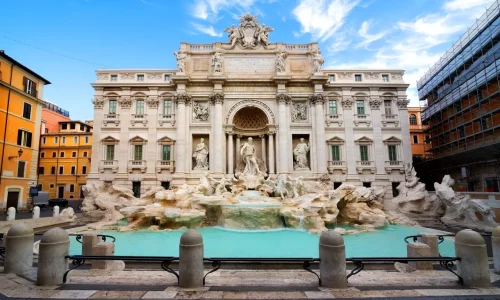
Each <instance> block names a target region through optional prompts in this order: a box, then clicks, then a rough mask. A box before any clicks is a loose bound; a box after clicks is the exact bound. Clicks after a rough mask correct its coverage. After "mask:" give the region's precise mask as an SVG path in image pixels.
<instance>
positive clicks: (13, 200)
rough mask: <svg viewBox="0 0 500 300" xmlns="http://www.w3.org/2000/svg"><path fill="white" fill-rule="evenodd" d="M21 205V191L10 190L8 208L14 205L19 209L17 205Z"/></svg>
mask: <svg viewBox="0 0 500 300" xmlns="http://www.w3.org/2000/svg"><path fill="white" fill-rule="evenodd" d="M18 205H19V191H9V192H7V207H6V208H7V209H9V207H14V208H15V209H16V211H17V206H18Z"/></svg>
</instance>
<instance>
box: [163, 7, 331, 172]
mask: <svg viewBox="0 0 500 300" xmlns="http://www.w3.org/2000/svg"><path fill="white" fill-rule="evenodd" d="M272 31H273V29H272V28H270V27H268V26H266V25H265V24H261V23H260V22H259V21H258V19H257V17H255V16H253V15H251V14H249V13H248V14H246V15H244V16H242V17H241V18H240V24H239V25H238V26H235V25H232V26H230V27H228V28H227V29H226V32H227V33H228V40H227V42H225V43H214V44H208V45H194V44H188V43H181V47H180V49H179V51H176V52H175V53H174V55H175V56H176V59H177V67H178V70H177V72H176V73H175V75H174V76H173V77H172V79H173V82H174V83H175V84H176V92H177V96H176V97H177V99H181V100H177V105H178V110H179V111H182V110H186V109H188V110H189V109H192V110H193V114H192V116H193V117H192V119H191V120H181V119H180V118H178V119H177V124H176V126H177V128H178V130H177V141H176V145H178V146H180V147H182V145H183V144H185V145H187V146H189V145H191V146H192V153H193V159H192V161H190V160H189V158H187V159H186V158H185V157H182V156H183V155H182V154H183V151H181V150H180V149H179V151H177V152H176V153H177V154H178V157H177V162H176V171H177V172H178V173H179V174H178V175H179V177H182V176H183V177H185V178H186V179H189V178H191V177H195V175H194V174H196V173H198V172H203V171H207V170H208V171H210V172H211V173H212V174H214V175H220V176H223V175H227V176H230V177H232V176H236V177H241V176H243V175H245V174H247V173H252V174H259V175H262V176H265V177H267V176H274V175H276V174H278V173H294V172H295V173H300V175H302V176H304V177H310V178H314V177H316V176H317V175H318V174H323V173H325V172H326V171H327V170H326V160H327V159H326V154H327V153H326V142H325V141H326V140H325V137H324V135H325V121H324V111H322V109H323V104H324V96H323V84H325V83H326V82H327V76H326V75H324V74H323V73H322V72H321V65H322V64H323V62H324V60H323V58H322V56H321V54H320V51H319V49H318V45H317V43H311V44H300V45H297V44H284V43H272V42H271V39H270V32H272ZM182 99H189V101H184V100H182ZM183 106H184V107H183ZM200 107H206V109H200ZM316 107H318V108H316ZM198 112H199V113H198ZM203 118H204V119H205V120H206V121H203ZM205 122H206V124H204V125H206V126H205V128H206V129H208V131H209V132H206V133H202V130H201V128H202V125H201V124H203V123H205ZM180 128H185V129H188V130H187V132H188V134H186V135H184V134H183V133H182V129H181V130H179V129H180ZM183 136H186V137H187V141H185V142H183V141H182V137H183ZM201 139H203V141H204V143H205V144H206V143H207V142H206V141H209V142H208V144H207V145H206V148H208V151H204V152H203V153H206V152H208V153H209V154H208V155H205V154H202V155H199V153H200V149H202V148H205V147H204V145H203V144H201ZM313 141H318V142H317V143H316V144H314V143H313ZM247 149H250V150H248V151H247ZM250 153H252V155H250ZM179 154H180V155H179ZM318 160H319V161H321V163H319V164H318V163H316V162H317V161H318ZM203 161H205V162H206V164H204V163H203ZM200 162H201V163H200ZM249 164H250V166H249ZM252 164H253V165H254V166H253V165H252ZM204 165H206V166H207V167H206V168H203V166H204ZM181 174H182V175H181ZM174 175H175V174H174ZM175 177H177V176H174V178H175ZM179 179H181V178H179Z"/></svg>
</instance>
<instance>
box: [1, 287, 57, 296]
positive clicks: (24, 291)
mask: <svg viewBox="0 0 500 300" xmlns="http://www.w3.org/2000/svg"><path fill="white" fill-rule="evenodd" d="M57 293H59V291H56V290H40V289H28V288H23V287H18V288H16V289H12V290H6V291H2V294H4V295H5V296H7V297H10V298H50V297H52V296H54V295H55V294H57Z"/></svg>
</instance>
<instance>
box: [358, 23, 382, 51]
mask: <svg viewBox="0 0 500 300" xmlns="http://www.w3.org/2000/svg"><path fill="white" fill-rule="evenodd" d="M371 25H372V21H365V22H363V23H362V24H361V28H359V31H358V34H359V35H360V36H361V37H362V38H363V39H364V40H363V41H362V42H361V43H359V44H358V45H357V47H365V46H368V45H369V44H371V43H373V42H375V41H378V40H380V39H381V38H383V37H384V36H386V35H387V34H388V33H389V31H381V32H379V33H374V34H370V33H368V30H369V29H370V26H371Z"/></svg>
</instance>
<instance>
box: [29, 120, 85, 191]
mask: <svg viewBox="0 0 500 300" xmlns="http://www.w3.org/2000/svg"><path fill="white" fill-rule="evenodd" d="M91 150H92V126H90V125H89V124H87V123H83V122H80V121H63V122H59V126H58V130H57V131H56V132H49V133H44V134H42V135H41V139H40V162H39V167H38V187H39V188H41V189H40V190H42V191H48V192H49V197H50V198H66V199H71V198H75V199H78V198H83V193H82V188H83V186H84V185H85V184H86V183H87V174H88V172H89V171H90V157H91Z"/></svg>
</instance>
